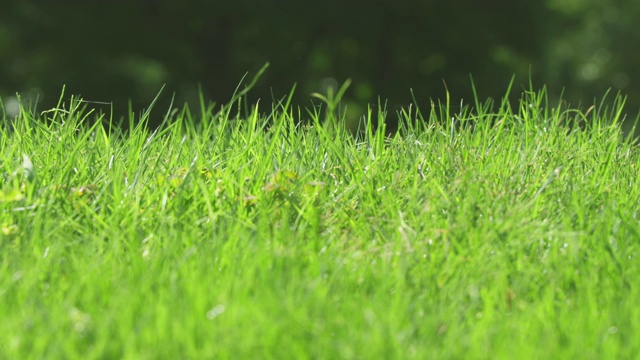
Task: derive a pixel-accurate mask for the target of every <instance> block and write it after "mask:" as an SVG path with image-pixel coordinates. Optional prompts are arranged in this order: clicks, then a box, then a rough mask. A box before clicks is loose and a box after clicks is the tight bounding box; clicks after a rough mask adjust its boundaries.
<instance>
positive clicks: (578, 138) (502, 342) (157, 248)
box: [0, 91, 640, 359]
mask: <svg viewBox="0 0 640 360" xmlns="http://www.w3.org/2000/svg"><path fill="white" fill-rule="evenodd" d="M339 95H341V94H340V93H338V94H337V95H336V96H328V97H326V98H322V97H321V100H322V101H324V102H325V104H324V107H323V108H322V109H318V108H310V109H309V110H304V109H301V110H298V109H294V108H292V107H290V106H289V105H288V102H287V99H284V100H283V101H282V102H275V103H274V104H273V105H271V104H268V105H264V104H260V105H259V106H254V110H249V112H248V113H247V114H246V116H238V115H237V113H238V111H237V107H236V106H231V105H228V106H224V107H217V108H214V107H206V106H202V107H201V108H199V109H197V110H196V109H188V108H184V109H183V110H179V111H175V112H169V113H168V114H167V115H166V116H165V117H164V119H165V122H164V125H163V126H162V127H160V128H159V129H158V130H155V131H153V130H150V129H148V128H147V127H145V126H144V121H146V120H147V119H149V117H150V116H151V117H152V116H156V117H158V116H163V114H162V112H161V111H160V110H158V109H157V110H154V111H153V112H152V113H149V112H146V113H143V114H141V116H140V117H141V119H142V122H141V124H140V125H137V126H136V125H132V124H124V126H123V130H118V129H116V127H115V126H110V120H109V119H108V117H103V116H101V115H99V113H98V112H91V111H90V104H86V103H82V102H79V101H71V102H69V101H65V103H66V104H63V103H62V102H61V103H60V104H59V105H58V107H57V108H56V109H51V110H48V111H45V112H43V113H33V112H29V111H27V110H24V111H23V112H22V114H21V115H20V116H19V117H18V118H16V119H15V120H13V121H11V123H10V122H9V120H8V119H3V123H2V125H1V126H0V151H1V156H0V176H1V177H0V185H1V187H0V190H1V192H0V319H2V321H1V322H0V358H3V359H40V358H59V359H74V358H81V359H205V358H216V359H224V358H229V359H250V358H255V359H268V358H275V359H304V358H324V359H356V358H357V359H368V358H379V359H392V358H415V359H428V358H433V359H459V358H469V359H527V358H530V359H631V358H634V357H635V356H637V354H640V341H639V340H638V334H639V333H640V306H638V303H637V301H638V299H640V291H639V284H640V272H639V270H640V261H639V258H638V257H639V255H640V254H639V251H640V224H639V222H638V216H639V214H638V211H639V199H640V186H639V185H638V182H637V180H638V172H639V167H640V156H639V155H640V153H639V151H638V147H637V146H636V145H634V144H633V143H632V142H631V141H630V140H625V138H624V137H623V136H622V134H621V130H620V127H619V122H620V121H621V119H622V116H623V115H622V114H621V113H620V109H621V103H622V101H621V100H620V99H618V100H617V101H616V103H615V104H614V105H612V107H610V108H607V107H606V106H604V105H603V106H596V107H592V108H590V109H586V110H584V111H579V110H577V109H571V108H563V107H559V108H552V107H551V106H550V105H548V103H547V99H546V96H545V93H544V91H541V92H529V91H525V92H524V93H523V95H522V98H521V101H520V102H519V104H515V105H509V104H508V103H507V102H506V101H503V102H499V103H497V104H495V105H492V103H491V102H476V103H473V104H470V105H469V106H463V107H462V108H457V107H456V108H454V107H451V106H448V104H446V103H444V104H441V105H437V104H434V105H431V106H430V105H429V104H423V105H424V106H422V105H421V106H420V110H418V109H417V107H416V106H415V105H414V106H411V107H407V108H405V109H404V110H402V111H400V112H399V113H398V114H388V115H387V114H385V113H384V112H383V111H382V110H380V111H378V110H376V111H375V112H373V111H372V112H369V113H368V114H365V116H364V117H363V118H362V119H363V120H362V124H361V127H360V130H361V131H358V132H357V133H355V135H354V134H352V133H350V132H348V131H346V130H345V129H344V126H343V122H342V119H341V117H340V116H339V114H341V112H340V111H339V109H338V107H337V103H338V100H339V97H340V96H339ZM236 105H237V103H236ZM325 109H328V110H329V111H325ZM336 114H338V115H337V116H336ZM385 116H387V117H389V118H391V117H394V116H399V117H400V118H401V120H402V122H401V125H400V130H399V131H398V133H396V134H394V135H391V136H387V135H386V131H385V129H384V125H383V124H382V122H380V121H377V120H379V119H381V118H384V117H385ZM40 120H46V121H45V122H43V121H40ZM374 124H380V125H374Z"/></svg>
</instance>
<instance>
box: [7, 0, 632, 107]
mask: <svg viewBox="0 0 640 360" xmlns="http://www.w3.org/2000/svg"><path fill="white" fill-rule="evenodd" d="M638 19H640V1H637V0H627V1H625V0H539V1H524V0H466V1H465V0H413V1H411V0H394V1H391V0H389V1H376V0H370V1H358V0H323V1H303V0H297V1H294V0H290V1H268V0H261V1H248V0H238V1H204V0H201V1H197V0H193V1H179V0H173V1H171V0H128V1H44V0H42V1H36V0H9V1H5V2H4V3H3V4H2V5H0V97H1V98H2V100H3V104H4V110H5V112H6V113H7V114H8V115H9V116H12V115H14V114H15V111H16V97H15V94H16V93H20V94H21V97H22V100H23V102H28V103H29V104H34V101H35V100H36V99H37V104H38V105H37V107H38V109H39V110H42V109H48V108H51V107H53V106H54V105H55V104H56V103H57V101H58V98H59V96H60V93H61V90H62V86H63V85H66V96H70V95H72V94H80V95H81V96H82V98H84V99H85V100H93V101H102V102H113V109H114V111H115V114H116V118H117V117H118V116H125V115H126V113H127V108H128V102H129V101H131V104H132V106H133V109H135V110H141V109H142V108H144V107H146V106H148V105H149V104H150V102H151V101H152V99H153V98H154V97H155V95H156V94H157V93H158V91H159V89H160V88H161V87H162V85H163V84H166V88H165V91H164V92H163V94H162V96H161V98H160V104H159V107H160V108H161V109H162V112H164V111H165V110H166V107H168V106H169V102H170V100H171V97H172V94H174V93H175V96H176V104H183V103H184V102H189V103H193V104H197V99H198V91H199V88H201V89H202V91H203V93H204V96H205V98H206V99H207V100H211V101H215V102H217V103H218V104H220V103H225V102H227V101H229V99H230V98H231V95H232V93H233V91H234V89H235V88H236V86H237V85H238V83H239V81H240V79H241V78H242V77H243V75H244V74H245V73H246V72H249V74H250V75H249V77H251V76H253V74H255V72H256V71H257V70H258V69H260V68H261V67H262V66H263V65H264V64H265V63H266V62H267V61H268V62H270V64H271V66H270V67H269V69H268V70H267V72H266V73H265V75H264V76H263V77H262V78H261V79H260V81H259V82H258V84H257V86H256V87H255V88H254V90H252V91H251V93H250V100H251V101H257V100H258V99H261V100H260V101H261V103H262V104H263V105H262V106H263V110H264V111H268V110H270V103H271V101H272V100H273V99H274V98H275V99H280V98H282V97H283V96H285V95H287V94H288V93H289V92H290V90H291V89H292V86H293V85H294V83H296V84H297V90H296V97H295V103H296V104H299V105H302V106H308V105H310V104H311V101H312V100H311V98H310V94H311V93H312V92H326V89H327V87H329V86H333V87H337V86H339V85H340V84H342V83H343V82H344V80H345V79H347V78H351V79H352V80H353V83H352V85H351V87H350V89H349V91H348V93H347V95H346V99H345V103H346V104H348V107H349V109H350V114H352V115H353V114H358V113H364V112H366V108H367V105H368V104H369V105H373V106H375V104H377V103H378V96H380V98H381V99H382V100H388V104H389V105H388V106H389V110H390V111H394V109H396V108H397V107H398V106H401V105H407V104H409V103H410V102H412V96H411V92H410V89H413V92H414V94H415V97H416V100H417V101H418V103H419V104H420V105H421V106H423V107H424V108H428V106H429V102H430V100H431V99H433V100H437V99H444V97H445V91H446V90H445V86H444V84H443V82H445V83H446V87H447V89H448V90H449V93H450V94H451V97H452V101H453V102H454V103H455V104H459V103H460V100H464V101H465V102H472V101H473V92H472V87H471V82H470V76H472V77H473V79H474V82H475V84H476V88H477V90H478V94H479V96H480V98H482V99H485V98H487V97H491V98H501V97H502V96H503V95H504V93H505V91H506V89H507V86H508V84H509V82H510V80H511V78H512V76H514V75H515V82H514V87H515V88H514V90H515V91H514V94H513V100H514V101H515V100H517V99H518V96H519V93H520V92H521V90H522V89H523V88H528V84H529V79H531V80H532V81H533V85H534V87H535V88H540V87H542V86H543V85H546V86H547V87H548V92H549V94H550V95H551V96H552V98H556V97H557V96H559V95H560V94H561V93H562V94H563V98H564V99H566V100H567V101H568V102H571V104H573V105H578V103H581V104H582V105H583V106H584V107H585V108H586V107H588V106H589V105H591V104H592V103H593V102H594V100H595V99H600V98H602V96H603V95H604V94H605V92H606V91H607V90H608V89H611V90H612V91H613V93H614V94H615V93H617V92H618V91H620V92H622V93H623V94H625V95H628V96H629V100H628V104H627V110H628V113H629V115H630V116H631V117H635V115H636V114H637V109H638V107H639V106H640V84H639V82H638V79H639V78H640V70H639V67H638V65H639V64H640V25H639V22H638ZM96 106H99V105H96ZM163 107H164V108H163ZM105 111H110V107H109V106H106V109H105ZM356 116H357V115H356Z"/></svg>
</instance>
